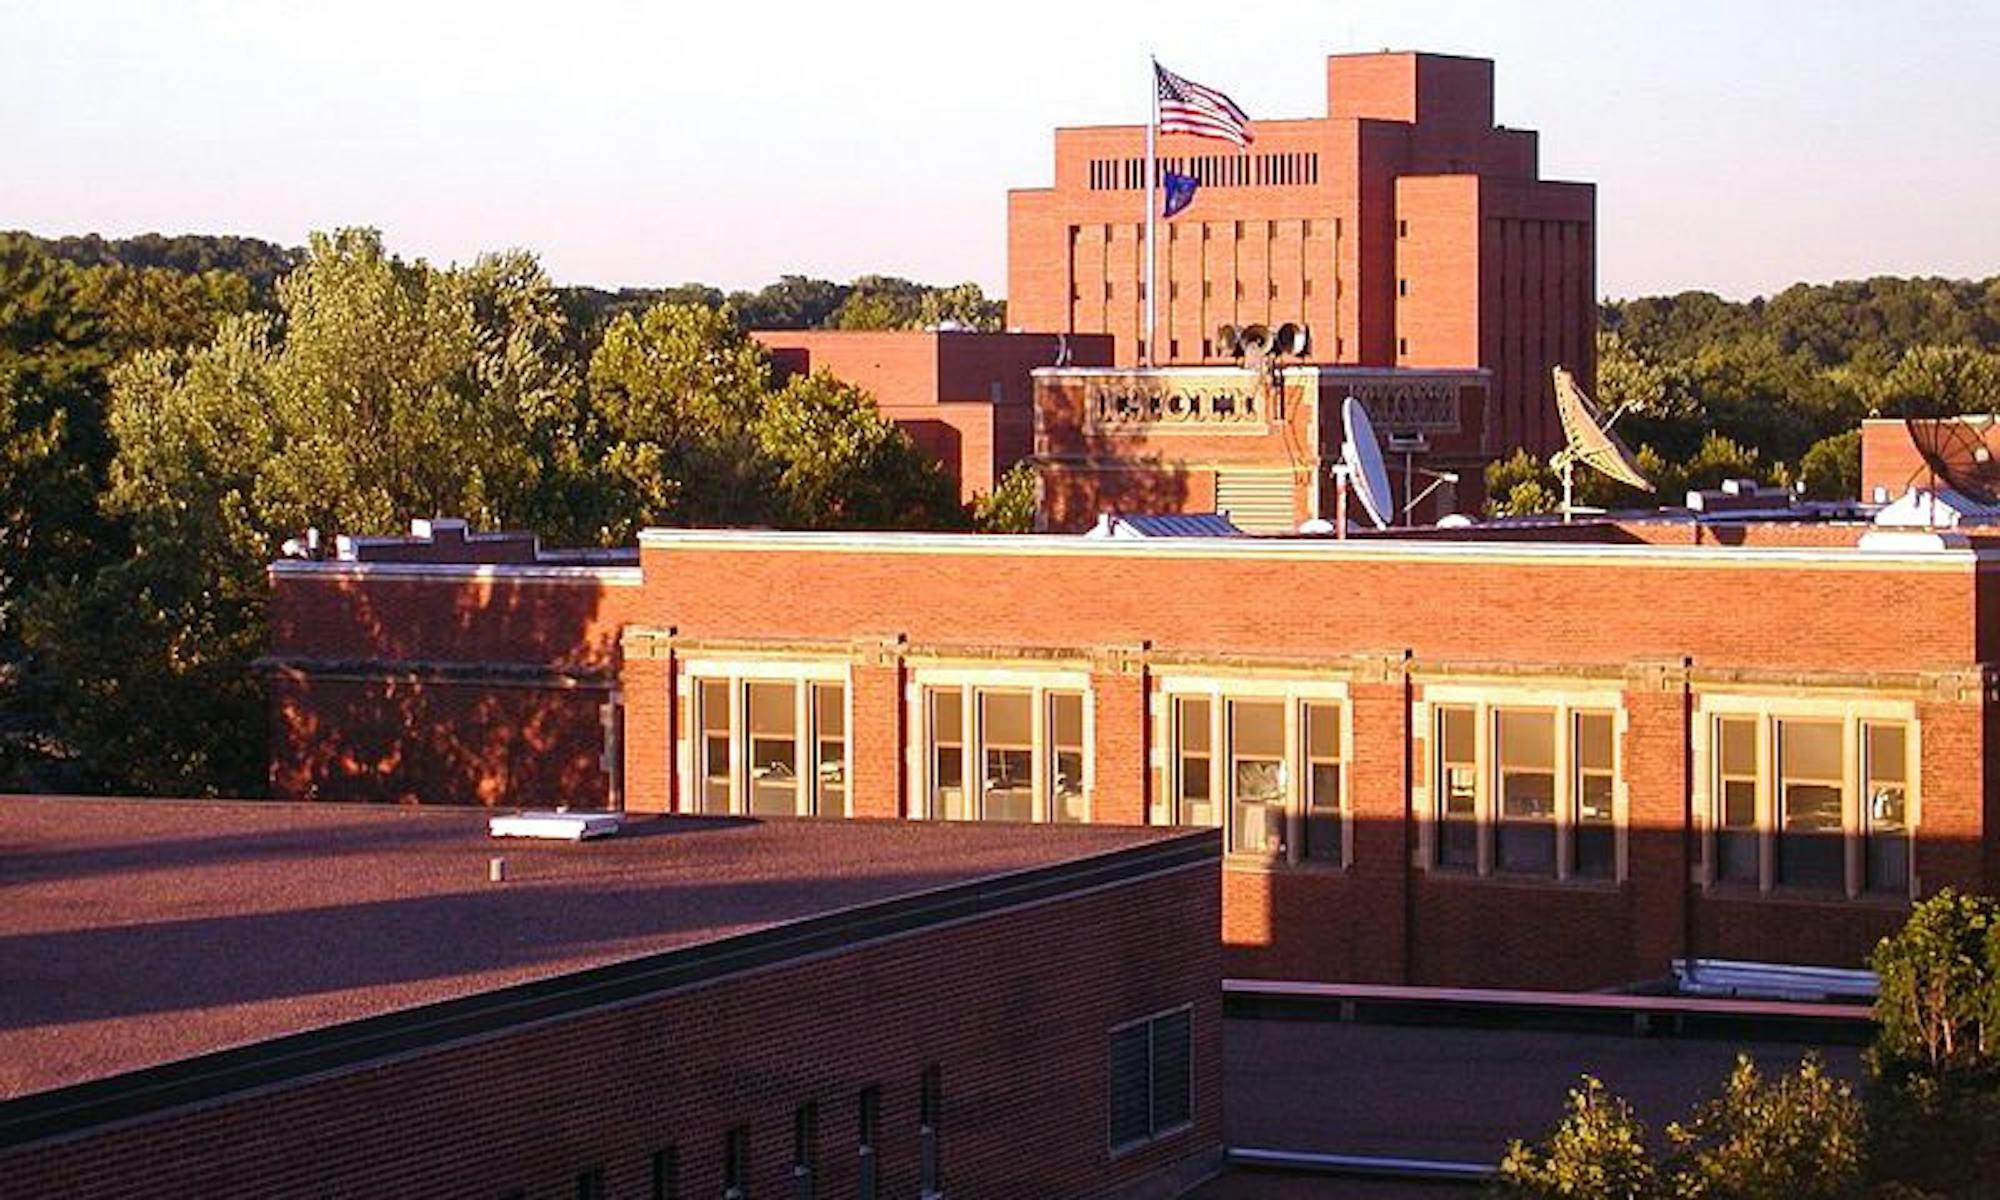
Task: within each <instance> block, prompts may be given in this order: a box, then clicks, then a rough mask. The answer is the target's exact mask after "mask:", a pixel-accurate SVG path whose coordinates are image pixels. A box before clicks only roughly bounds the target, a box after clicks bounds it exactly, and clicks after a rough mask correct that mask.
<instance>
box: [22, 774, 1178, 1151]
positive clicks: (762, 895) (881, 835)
mask: <svg viewBox="0 0 2000 1200" xmlns="http://www.w3.org/2000/svg"><path fill="white" fill-rule="evenodd" d="M491 815H492V812H491V811H490V810H474V809H446V808H397V807H392V806H382V805H349V804H333V803H317V804H315V803H304V804H296V803H277V802H262V801H180V800H172V801H169V800H109V799H89V798H74V797H65V798H58V797H24V796H4V797H0V892H4V895H5V897H6V899H5V903H4V904H0V942H4V948H0V962H4V963H5V971H4V975H3V976H0V1100H12V1099H16V1098H20V1097H24V1096H32V1095H34V1094H36V1093H42V1092H45V1091H47V1090H49V1089H57V1088H65V1087H68V1086H70V1085H78V1084H84V1083H87V1082H88V1081H93V1080H103V1079H106V1078H107V1077H111V1076H115V1075H120V1074H122V1073H125V1072H131V1071H135V1070H139V1069H142V1068H151V1067H154V1066H156V1065H157V1064H164V1063H170V1062H175V1061H176V1060H185V1059H189V1058H190V1057H191V1056H200V1055H211V1054H213V1053H214V1052H218V1051H224V1050H227V1049H229V1048H231V1047H244V1046H254V1045H258V1044H261V1043H265V1042H267V1041H268V1040H269V1039H273V1038H282V1037H285V1036H287V1035H299V1034H304V1033H305V1032H306V1031H313V1030H324V1029H327V1028H328V1027H333V1026H341V1025H342V1024H343V1023H347V1022H356V1021H362V1022H364V1024H365V1023H366V1022H365V1019H368V1018H378V1017H382V1016H383V1015H384V1014H395V1013H400V1012H403V1011H405V1010H412V1009H418V1008H423V1009H424V1010H425V1011H427V1012H428V1011H430V1010H431V1008H449V1007H450V1004H449V1003H447V1004H444V1005H440V1002H459V1003H460V1006H461V1008H462V1007H463V1004H464V1002H465V1001H464V998H467V997H485V996H487V995H489V994H490V993H492V992H493V991H494V990H495V989H508V991H509V992H510V993H520V992H522V989H521V988H519V987H517V986H516V985H524V984H525V985H537V981H547V980H551V979H564V980H570V979H581V978H585V977H589V978H592V979H593V980H595V981H596V984H598V985H606V984H607V982H608V983H610V984H616V985H617V986H618V987H622V988H624V989H625V990H624V991H623V992H622V993H618V995H622V996H623V997H624V998H628V999H629V998H631V997H632V996H635V995H648V994H655V993H657V992H658V991H660V990H664V989H665V988H667V987H670V986H675V984H674V983H673V981H674V980H679V981H680V982H681V984H682V985H684V984H686V983H688V982H692V981H693V978H694V977H693V976H690V975H689V974H688V971H689V969H690V963H691V961H692V960H694V959H698V958H700V957H701V955H700V953H699V952H698V950H697V948H700V947H711V948H713V946H714V944H715V943H718V942H721V941H723V940H724V939H731V938H735V939H736V941H732V942H731V943H730V947H731V948H730V954H731V955H733V957H732V958H731V959H730V961H729V963H728V964H726V969H723V967H716V968H715V969H707V968H704V969H707V970H708V973H707V975H706V976H705V978H715V977H717V976H719V975H722V974H727V973H730V972H732V971H735V970H741V969H743V968H744V966H745V965H746V962H747V960H746V959H745V954H746V953H748V952H749V951H746V949H745V947H746V946H750V945H751V944H752V943H753V942H754V943H755V946H756V947H760V948H758V949H755V953H756V954H758V955H761V958H759V959H758V962H759V964H760V965H762V964H768V963H770V962H772V961H776V960H782V959H784V958H787V957H791V956H796V955H798V954H802V953H817V952H821V951H824V950H825V949H828V948H829V947H834V948H837V947H838V946H841V945H847V944H852V943H854V942H857V941H861V940H868V939H870V938H872V937H878V936H884V935H886V934H890V933H895V932H901V931H905V930H907V929H910V928H918V927H922V926H923V925H925V924H929V923H932V922H935V921H938V920H944V919H954V918H957V917H963V916H966V915H970V914H973V913H976V912H981V911H993V910H995V909H997V908H1000V907H1006V906H1008V905H1009V904H1017V903H1024V902H1029V901H1032V900H1034V899H1037V898H1046V897H1048V896H1051V895H1057V894H1061V892H1062V891H1065V890H1071V889H1074V888H1076V887H1079V886H1087V885H1088V883H1087V882H1086V880H1085V876H1087V875H1090V874H1091V873H1093V872H1094V873H1096V876H1097V877H1096V878H1095V879H1094V882H1098V883H1101V882H1103V881H1104V879H1103V872H1105V871H1107V870H1111V871H1117V872H1126V873H1138V871H1139V868H1144V869H1145V870H1147V871H1158V870H1162V869H1169V868H1170V867H1171V866H1173V865H1174V864H1173V863H1170V862H1167V861H1166V859H1167V858H1168V857H1173V856H1178V859H1177V860H1176V861H1179V860H1185V861H1186V862H1193V861H1197V860H1199V859H1204V858H1213V857H1214V856H1215V854H1216V850H1215V847H1214V844H1213V843H1214V839H1213V838H1212V837H1210V836H1204V835H1202V834H1191V833H1188V832H1186V831H1173V830H1160V829H1153V830H1147V829H1142V828H1115V827H1106V826H1053V825H998V824H994V825H971V824H952V825H947V824H942V823H930V822H917V821H879V820H878V821H871V820H825V821H817V820H810V819H784V820H771V821H762V820H750V819H741V818H737V819H731V818H699V817H633V818H630V819H628V821H627V823H626V826H625V828H624V830H623V831H622V832H620V833H619V834H618V835H617V836H614V837H609V838H602V839H596V840H592V841H589V842H583V843H556V842H534V841H524V840H521V839H494V838H489V837H488V836H487V833H486V821H487V819H488V817H489V816H491ZM496 856H497V857H504V858H505V859H506V869H505V875H506V878H505V881H504V882H499V883H494V882H490V881H489V880H488V865H489V860H490V859H492V858H494V857H496ZM1190 856H1192V857H1190ZM1142 860H1143V861H1142ZM1182 865H1185V864H1184V863H1183V864H1182ZM996 881H1003V882H1004V886H1003V882H996ZM968 885H970V886H968ZM886 902H900V907H894V906H890V907H893V908H894V911H893V913H891V912H890V909H889V908H888V907H885V903H886ZM946 902H949V905H950V906H951V907H949V911H947V910H946V908H945V907H941V906H943V905H945V904H946ZM968 904H970V905H971V907H968ZM858 914H865V916H866V921H867V923H866V924H863V923H862V922H861V917H860V915H858ZM885 914H886V915H885ZM814 918H824V919H822V920H818V921H816V922H815V921H813V920H812V919H814ZM801 923H805V924H801ZM808 926H810V932H811V933H812V936H813V937H814V938H817V939H818V940H817V941H809V940H808V939H806V938H805V937H804V936H803V935H801V934H800V933H799V931H800V930H803V929H806V928H807V927H808ZM773 930H781V931H783V932H785V933H786V934H787V938H788V940H786V941H785V942H784V943H783V944H782V945H779V944H778V943H777V942H776V940H774V939H773V938H768V937H767V938H765V939H764V941H763V942H756V941H755V939H750V940H749V941H746V940H745V939H744V938H742V937H741V936H739V935H747V934H755V933H756V932H757V931H773ZM829 939H831V940H829ZM766 943H769V944H766ZM710 957H715V955H714V954H711V955H710ZM662 964H666V965H667V966H671V968H672V971H671V972H668V973H666V974H663V973H662V972H663V971H664V970H665V967H664V966H663V965H662ZM697 965H698V964H697ZM641 968H643V969H644V970H645V971H649V972H651V973H650V974H649V975H646V976H645V978H644V979H643V980H641V979H640V977H639V975H638V974H636V973H635V972H638V971H640V969H641ZM579 972H581V973H583V974H582V975H577V974H576V973H579ZM621 972H622V974H621ZM642 983H643V985H644V986H641V984H642ZM572 990H573V989H572ZM548 994H549V993H548V988H547V987H543V989H542V991H541V992H537V993H535V995H536V996H538V997H541V998H542V999H544V1000H546V999H547V998H548ZM610 994H611V993H607V992H604V991H603V987H602V986H600V987H599V992H598V993H594V994H593V995H592V996H591V997H589V1003H590V1004H597V1003H603V1002H605V1001H606V996H608V995H610ZM614 998H615V997H614ZM538 1002H539V1001H538ZM566 1003H567V1004H568V1005H569V1007H568V1008H566V1009H561V1011H574V1010H575V1009H577V1008H579V1007H588V1006H589V1005H588V1004H585V1003H583V1002H582V1001H581V1000H578V999H576V998H575V997H574V996H572V997H571V998H570V999H569V1000H568V1001H566ZM427 1006H428V1007H427ZM513 1007H514V1010H517V1015H515V1016H513V1017H510V1018H509V1019H510V1020H511V1019H519V1016H518V1010H520V1009H521V1008H522V1005H521V1003H520V1002H519V998H518V996H517V997H516V1000H515V1003H514V1006H513ZM550 1011H551V1010H549V1009H548V1008H547V1007H546V1006H545V1007H544V1008H542V1009H539V1010H536V1013H537V1015H538V1016H547V1015H550ZM432 1024H433V1025H434V1026H435V1025H436V1024H437V1023H436V1022H435V1021H433V1022H432ZM485 1027H487V1028H490V1027H491V1024H490V1023H489V1024H488V1025H487V1026H485ZM322 1065H323V1064H322ZM7 1107H8V1106H6V1105H0V1117H4V1116H5V1110H6V1108H7ZM13 1107H15V1108H17V1109H18V1108H19V1107H21V1105H19V1104H16V1105H15V1106H13ZM6 1124H7V1122H6V1121H5V1120H0V1126H5V1125H6ZM6 1132H7V1131H6V1130H5V1129H0V1144H4V1143H5V1142H6V1141H7V1140H9V1138H8V1137H6V1136H4V1134H5V1133H6Z"/></svg>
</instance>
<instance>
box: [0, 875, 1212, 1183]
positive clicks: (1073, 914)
mask: <svg viewBox="0 0 2000 1200" xmlns="http://www.w3.org/2000/svg"><path fill="white" fill-rule="evenodd" d="M1216 876H1217V872H1216V870H1215V869H1214V867H1213V866H1210V867H1208V868H1205V869H1194V870H1188V871H1182V872H1179V873H1176V874H1173V875H1168V876H1156V877H1153V878H1149V879H1144V880H1140V881H1137V882H1134V883H1130V884H1125V885H1120V886H1116V887H1113V888H1110V889H1107V890H1103V891H1099V892H1095V893H1092V894H1089V895H1084V896H1078V897H1075V898H1069V899H1062V900H1058V901H1054V902H1051V903H1047V904H1043V905H1040V906H1038V907H1033V908H1028V909H1019V910H1013V911H1010V912H1006V913H1001V914H997V915H994V916H991V917H986V918H981V919H978V920H976V921H974V922H972V923H970V924H964V925H958V926H953V927H947V928H943V929H935V930H929V931H924V932H919V933H916V934H913V935H909V936H906V937H902V938H898V939H893V940H889V941H884V942H878V943H874V944H870V945H866V946H863V947H861V948H858V949H854V950H850V951H847V952H845V953H841V954H837V955H833V956H830V957H826V958H822V959H819V960H816V961H811V962H805V963H800V964H796V965H790V966H783V967H779V968H776V969H772V970H769V971H765V972H763V973H760V974H756V975H751V976H747V977H737V978H732V979H726V980H723V981H720V982H718V983H715V984H712V985H707V986H703V987H699V988H696V989H693V990H690V991H687V992H684V993H680V994H675V995H669V996H666V997H662V998H659V999H654V1000H648V1001H644V1002H641V1003H639V1004H636V1005H633V1006H630V1007H627V1008H623V1009H619V1010H615V1011H609V1012H599V1013H595V1014H587V1015H582V1016H577V1017H572V1018H567V1019H559V1020H556V1021H553V1022H550V1023H547V1024H544V1025H541V1026H539V1027H537V1028H533V1029H529V1030H523V1031H519V1032H515V1033H510V1034H505V1035H501V1036H498V1037H495V1038H492V1039H490V1040H485V1041H479V1042H475V1043H471V1044H461V1045H458V1046H453V1047H448V1048H442V1049H437V1050H432V1051H429V1052H424V1053H419V1054H416V1055H413V1056H410V1057H405V1058H402V1059H399V1060H395V1061H389V1062H384V1063H382V1064H380V1065H378V1066H375V1067H372V1068H366V1069H360V1070H354V1071H348V1072H343V1073H339V1074H336V1075H333V1076H330V1077H325V1078H320V1079H313V1080H308V1081H306V1082H303V1083H298V1084H294V1085H290V1086H281V1087H279V1088H277V1089H275V1090H272V1091H269V1092H266V1093H263V1094H260V1095H256V1096H254V1097H245V1098H242V1099H239V1100H234V1101H226V1102H222V1103H218V1104H215V1105H213V1106H210V1107H206V1108H203V1109H199V1110H195V1111H188V1112H183V1113H181V1114H179V1115H175V1116H168V1117H164V1118H159V1119H153V1120H146V1121H143V1122H140V1123H138V1124H136V1125H128V1126H124V1127H115V1128H112V1129H110V1130H107V1131H105V1132H103V1133H99V1134H95V1135H86V1136H83V1137H80V1138H76V1139H72V1140H68V1141H63V1142H58V1143H55V1144H44V1145H41V1146H29V1147H26V1148H23V1149H19V1150H16V1151H13V1152H11V1153H9V1154H6V1155H0V1178H4V1179H6V1181H7V1182H6V1191H7V1192H8V1194H10V1195H23V1196H30V1195H35V1196H65V1197H80V1198H81V1197H90V1198H96V1197H104V1198H107V1200H108V1198H111V1197H138V1196H218V1197H220V1196H257V1197H269V1198H272V1200H278V1198H282V1197H302V1198H303V1197H319V1196H330V1195H376V1196H419V1195H433V1196H447V1195H448V1196H498V1195H502V1194H505V1193H508V1192H510V1191H512V1190H513V1189H517V1188H518V1189H523V1190H524V1192H525V1194H526V1195H527V1196H529V1197H532V1198H533V1200H558V1198H562V1200H566V1198H568V1197H571V1196H574V1195H575V1194H576V1175H577V1172H579V1171H580V1170H583V1169H584V1168H586V1167H590V1166H601V1167H602V1168H603V1169H604V1171H605V1175H606V1182H607V1185H608V1194H609V1195H611V1196H614V1197H626V1196H644V1195H648V1194H650V1191H649V1187H650V1183H649V1175H648V1156H649V1155H650V1154H652V1153H653V1152H654V1151H656V1150H659V1149H662V1148H664V1147H668V1146H674V1147H677V1148H678V1150H679V1155H680V1162H681V1189H682V1191H681V1194H682V1195H685V1196H716V1195H720V1194H721V1190H722V1182H721V1181H722V1169H723V1168H722V1155H723V1142H724V1133H725V1131H726V1130H728V1129H729V1128H731V1127H732V1126H735V1125H737V1124H739V1123H747V1124H748V1125H749V1126H750V1127H751V1137H752V1153H751V1163H752V1169H753V1176H752V1179H751V1187H750V1189H749V1194H750V1195H752V1196H773V1197H780V1196H789V1195H791V1194H792V1181H791V1164H792V1113H793V1111H794V1108H795V1106H796V1105H798V1104H800V1103H802V1102H805V1101H814V1102H816V1103H817V1104H818V1105H819V1124H820V1139H821V1140H820V1162H821V1164H822V1166H821V1171H822V1174H821V1179H822V1181H823V1186H822V1189H821V1191H820V1192H819V1195H821V1196H823V1197H827V1198H828V1200H839V1198H842V1197H852V1196H853V1195H854V1175H853V1170H854V1168H853V1164H854V1162H855V1147H856V1129H857V1124H856V1122H857V1116H856V1111H857V1110H856V1104H857V1100H856V1097H857V1095H858V1093H859V1091H860V1089H861V1088H863V1087H865V1086H868V1085H871V1084H874V1085H880V1086H881V1088H882V1096H883V1105H882V1112H881V1143H880V1167H881V1176H880V1182H881V1194H882V1195H884V1196H915V1195H916V1194H917V1171H918V1160H917V1145H918V1143H917V1132H916V1131H917V1103H918V1079H919V1076H920V1074H921V1072H922V1071H923V1069H924V1067H925V1066H926V1065H927V1064H931V1063H936V1064H938V1065H939V1066H940V1067H941V1068H942V1080H943V1086H944V1106H943V1118H942V1123H941V1136H940V1145H941V1166H942V1175H943V1183H944V1187H945V1191H946V1193H947V1194H948V1195H951V1196H953V1197H961V1198H963V1200H978V1198H981V1197H993V1198H995V1200H1017V1198H1019V1197H1023V1196H1095V1195H1100V1194H1103V1193H1104V1192H1106V1191H1108V1190H1110V1189H1113V1188H1117V1187H1122V1186H1127V1185H1131V1184H1133V1183H1136V1182H1138V1181H1140V1180H1141V1179H1143V1178H1145V1177H1146V1176H1148V1175H1150V1174H1152V1173H1154V1172H1157V1171H1161V1170H1163V1169H1167V1168H1171V1167H1173V1166H1174V1165H1176V1164H1184V1165H1188V1166H1193V1167H1195V1168H1196V1169H1197V1170H1199V1169H1200V1165H1201V1164H1202V1163H1203V1162H1204V1161H1211V1162H1212V1161H1214V1160H1215V1159H1216V1158H1217V1157H1218V1156H1219V1153H1220V1148H1221V1141H1222V1054H1221V1035H1222V1023H1221V1017H1222V1012H1221V991H1220V988H1219V986H1218V979H1219V976H1220V971H1219V949H1218V947H1217V945H1216V943H1215V941H1214V939H1213V937H1212V936H1211V935H1210V931H1212V930H1213V929H1214V928H1215V925H1216V922H1217V921H1218V920H1219V917H1218V914H1217V897H1218V894H1219V889H1218V887H1217V883H1216ZM1190 1001H1191V1002H1192V1003H1193V1005H1194V1011H1195V1019H1194V1028H1195V1032H1196V1056H1195V1081H1196V1097H1195V1114H1196V1123H1195V1126H1194V1128H1193V1129H1192V1130H1190V1131H1188V1132H1187V1133H1184V1134H1180V1135H1178V1136H1174V1137H1170V1138H1167V1139H1164V1140H1162V1141H1161V1142H1159V1143H1157V1144H1156V1145H1154V1146H1152V1147H1149V1148H1147V1149H1144V1150H1141V1151H1139V1152H1135V1153H1131V1154H1128V1155H1125V1156H1122V1157H1120V1158H1117V1159H1110V1158H1109V1157H1108V1155H1107V1153H1106V1149H1105V1142H1104V1130H1105V1128H1106V1113H1107V1110H1106V1095H1105V1088H1106V1083H1105V1061H1106V1044H1105V1039H1106V1031H1107V1029H1108V1028H1109V1027H1110V1026H1111V1025H1113V1024H1117V1023H1121V1022H1124V1021H1127V1020H1131V1019H1133V1018H1137V1017H1141V1016H1145V1015H1148V1014H1150V1013H1153V1012H1157V1011H1160V1010H1163V1009H1168V1008H1172V1007H1175V1006H1177V1005H1181V1004H1185V1003H1188V1002H1190Z"/></svg>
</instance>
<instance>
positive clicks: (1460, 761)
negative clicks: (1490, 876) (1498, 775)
mask: <svg viewBox="0 0 2000 1200" xmlns="http://www.w3.org/2000/svg"><path fill="white" fill-rule="evenodd" d="M1474 720H1475V718H1474V717H1473V712H1472V710H1471V709H1469V708H1445V709H1440V710H1438V753H1437V760H1438V797H1437V816H1438V837H1437V861H1438V865H1439V866H1441V867H1475V866H1478V865H1479V767H1478V764H1477V762H1476V758H1475V750H1476V738H1475V733H1476V730H1475V726H1474Z"/></svg>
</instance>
